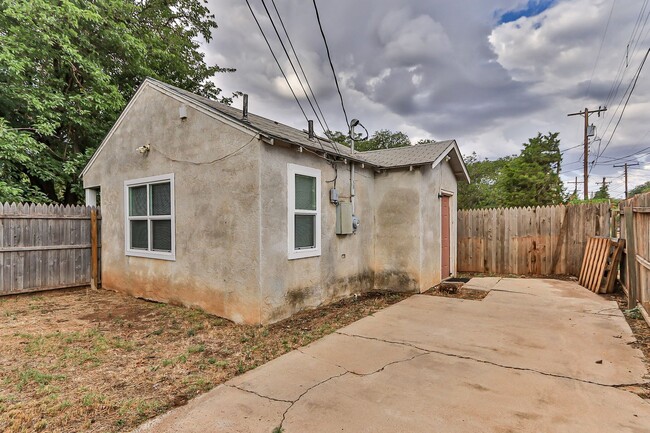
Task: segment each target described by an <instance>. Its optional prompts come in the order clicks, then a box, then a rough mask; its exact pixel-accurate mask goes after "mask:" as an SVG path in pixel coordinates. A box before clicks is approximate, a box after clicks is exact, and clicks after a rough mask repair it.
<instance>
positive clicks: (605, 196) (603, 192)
mask: <svg viewBox="0 0 650 433" xmlns="http://www.w3.org/2000/svg"><path fill="white" fill-rule="evenodd" d="M610 198H611V197H610V196H609V185H608V184H607V183H604V182H603V183H602V184H601V185H600V188H599V189H598V191H596V193H595V194H594V200H609V199H610Z"/></svg>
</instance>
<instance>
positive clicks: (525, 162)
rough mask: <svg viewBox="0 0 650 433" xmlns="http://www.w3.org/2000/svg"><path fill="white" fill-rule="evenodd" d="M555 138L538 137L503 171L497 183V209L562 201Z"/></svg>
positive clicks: (557, 143) (559, 157) (557, 145)
mask: <svg viewBox="0 0 650 433" xmlns="http://www.w3.org/2000/svg"><path fill="white" fill-rule="evenodd" d="M558 135H559V134H558V133H557V132H555V133H550V132H549V133H548V134H546V135H542V134H541V133H538V134H537V136H536V137H534V138H530V139H529V140H528V143H524V145H523V146H524V148H523V149H522V151H521V153H520V155H519V156H517V157H516V158H512V159H511V160H510V161H509V162H508V163H507V164H506V165H505V166H504V167H503V170H502V172H501V176H500V177H499V179H498V181H497V188H498V189H499V193H500V200H499V201H500V203H499V204H500V205H501V206H503V207H512V206H544V205H552V204H559V203H562V202H563V201H564V193H563V189H564V185H563V183H562V180H561V179H560V166H561V163H562V154H561V153H560V140H559V139H558Z"/></svg>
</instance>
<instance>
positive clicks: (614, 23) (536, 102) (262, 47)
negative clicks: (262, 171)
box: [204, 0, 650, 196]
mask: <svg viewBox="0 0 650 433" xmlns="http://www.w3.org/2000/svg"><path fill="white" fill-rule="evenodd" d="M249 1H250V2H251V6H252V7H253V10H254V12H255V15H256V16H257V18H258V19H259V20H260V22H261V24H262V27H263V29H264V31H265V33H266V35H267V37H268V38H269V40H270V41H271V45H272V47H273V50H274V51H275V53H276V55H277V56H278V59H279V61H280V64H281V66H282V67H283V69H284V70H285V72H286V74H287V75H288V77H289V81H290V83H291V84H292V85H293V87H294V90H295V92H296V94H297V95H298V97H299V99H300V101H301V103H302V104H303V106H304V109H305V111H306V112H307V115H308V116H309V118H312V119H313V118H315V116H314V115H313V113H311V108H310V107H309V104H308V103H307V101H306V99H305V96H304V94H303V93H302V89H301V88H300V85H299V82H298V79H297V77H296V75H295V74H294V73H293V70H292V69H291V66H290V64H289V61H288V60H287V58H286V56H285V55H284V52H283V51H282V48H281V46H280V44H279V43H278V39H277V37H276V36H275V33H274V31H273V27H272V26H271V21H270V20H269V16H268V14H267V13H266V11H265V10H264V7H263V4H262V1H261V0H249ZM317 4H318V8H319V12H320V15H321V21H322V23H323V29H324V32H325V35H326V37H327V40H328V43H329V47H330V51H331V56H332V61H333V64H334V67H335V69H336V73H337V76H338V79H339V84H340V86H341V92H342V95H343V100H344V103H345V107H346V110H347V113H348V116H349V118H358V119H359V120H361V122H362V123H363V124H364V125H365V126H366V128H367V129H368V130H370V132H371V133H372V132H373V131H375V130H378V129H390V130H399V131H403V132H405V133H407V134H408V135H409V137H410V138H411V139H412V141H416V140H418V139H420V138H433V139H436V140H444V139H450V138H454V139H456V140H457V141H458V143H459V146H460V148H461V151H462V152H463V154H470V153H472V152H476V153H477V154H478V155H479V156H480V157H484V158H490V159H492V158H496V157H500V156H505V155H509V154H515V153H518V152H519V150H520V149H521V144H522V143H523V142H525V141H527V139H528V138H529V137H532V136H535V135H536V134H537V132H538V131H539V132H542V133H545V132H548V131H553V132H559V133H560V139H561V143H562V144H561V148H562V149H563V150H564V149H567V150H566V152H565V153H564V161H563V164H564V167H563V178H564V179H565V180H566V181H568V180H571V181H572V180H573V179H574V177H575V176H578V180H582V162H581V155H582V149H581V147H580V146H579V145H580V144H581V143H582V141H583V138H582V137H583V125H584V121H583V119H582V117H580V116H575V117H567V114H568V113H572V112H576V111H581V110H584V108H589V109H597V108H598V107H599V106H605V105H606V106H607V108H608V111H607V112H606V113H604V115H603V116H601V117H597V116H596V115H592V116H591V117H590V123H594V124H595V125H596V128H597V132H596V134H597V135H596V137H595V140H594V142H593V143H592V144H591V156H590V159H589V160H590V163H591V162H593V161H595V160H596V159H597V161H596V162H595V164H593V165H591V177H590V191H595V190H596V189H597V188H598V185H596V182H600V181H602V177H603V176H606V177H607V181H611V182H612V184H611V185H610V191H611V192H612V195H614V196H622V195H623V191H624V186H623V172H622V169H619V168H613V167H612V165H614V164H618V163H623V162H626V161H627V162H639V164H640V165H639V167H637V169H630V177H629V181H630V188H631V187H634V186H635V185H637V184H640V183H643V182H645V181H648V180H650V149H646V148H648V147H649V146H650V103H648V100H649V99H648V96H649V95H650V65H647V66H646V67H644V69H643V70H642V71H641V73H640V76H639V79H638V82H637V84H636V87H635V88H634V91H633V92H632V95H631V97H630V100H629V103H628V104H627V107H626V108H625V113H624V115H623V116H622V118H621V121H620V124H619V125H618V127H617V129H616V131H615V133H613V132H614V128H615V125H616V124H617V122H618V120H619V117H620V115H621V111H622V110H623V106H624V104H625V100H626V99H627V96H628V95H629V93H630V92H629V91H627V92H626V90H628V89H630V88H631V84H632V82H633V79H634V77H635V76H636V74H637V70H638V69H639V66H640V64H641V62H642V60H643V57H644V56H645V54H646V51H647V50H648V48H650V37H649V33H650V23H648V25H647V26H646V23H647V22H648V17H649V16H650V4H649V1H648V0H635V1H631V0H619V1H617V0H463V1H445V0H426V1H424V0H402V1H399V2H397V1H391V0H372V1H371V0H355V1H349V0H347V1H346V0H327V1H325V0H317ZM209 5H210V8H211V10H212V12H213V13H214V14H215V15H216V18H217V21H218V23H219V28H218V29H217V30H216V31H215V33H214V38H213V40H212V41H211V42H210V43H209V44H205V45H204V50H205V52H206V58H207V60H208V62H210V63H216V64H218V65H220V66H224V67H233V68H236V69H237V72H234V73H231V74H219V75H218V76H217V77H215V81H216V83H217V84H218V86H219V87H221V88H222V89H223V90H224V92H225V93H226V94H230V93H232V92H234V91H242V92H245V93H248V94H249V95H250V103H249V106H250V110H251V112H254V113H256V114H260V115H263V116H266V117H270V118H273V119H274V120H278V121H281V122H283V123H287V124H289V125H292V126H295V127H298V128H304V127H306V126H305V120H304V116H303V114H302V113H301V111H300V109H299V107H298V105H297V104H296V102H295V100H294V98H293V96H292V95H291V92H290V90H289V88H288V86H287V84H286V82H285V80H284V78H283V77H282V74H281V72H280V70H279V68H278V66H277V64H276V63H275V61H274V60H273V57H272V56H271V53H270V51H269V49H268V47H267V45H266V42H265V41H264V39H263V37H262V35H261V33H260V31H259V29H258V28H257V25H256V24H255V21H254V20H253V17H252V15H251V12H250V10H249V9H248V6H247V4H246V1H245V0H209ZM266 5H267V7H268V8H269V10H270V12H271V17H272V18H273V19H274V21H275V22H276V25H278V26H279V25H280V23H279V20H278V19H277V16H276V15H275V11H274V9H273V3H272V1H271V0H266ZM275 6H276V7H277V9H278V11H279V13H280V15H281V17H282V19H283V21H284V24H285V26H286V28H287V31H288V33H289V36H290V37H291V41H292V43H293V45H294V47H295V49H296V51H297V53H298V56H299V58H300V62H301V64H302V66H303V68H304V70H305V72H306V74H307V77H308V79H309V82H310V84H311V87H312V89H313V91H314V93H315V95H316V98H317V100H318V103H319V105H320V107H321V109H322V111H323V113H324V117H325V120H326V121H327V124H328V125H329V127H330V128H331V129H333V130H341V131H344V130H347V127H346V124H345V119H344V117H343V112H342V110H341V105H340V102H339V97H338V94H337V92H336V87H335V83H334V78H333V75H332V72H331V70H330V67H329V63H328V59H327V54H326V51H325V46H324V44H323V40H322V37H321V35H320V32H319V30H318V24H317V21H316V15H315V11H314V6H313V3H312V2H311V1H309V0H275ZM280 32H281V34H282V30H281V28H280ZM285 44H286V41H285ZM287 49H289V50H290V47H289V46H288V44H287ZM648 63H650V61H649V62H648ZM294 64H295V65H296V67H298V65H297V63H296V61H295V60H294ZM298 70H300V69H299V68H298ZM619 83H620V84H619ZM240 104H241V102H240V101H236V102H235V106H238V105H240ZM612 133H613V134H612ZM576 146H578V147H576ZM599 149H600V150H599ZM598 154H600V156H599V157H598V158H596V156H597V155H598ZM627 155H631V156H630V157H626V156H627ZM623 157H626V158H623ZM617 158H620V159H617ZM567 187H569V188H570V189H573V185H568V184H567ZM578 188H579V190H580V191H581V190H582V186H581V185H579V186H578Z"/></svg>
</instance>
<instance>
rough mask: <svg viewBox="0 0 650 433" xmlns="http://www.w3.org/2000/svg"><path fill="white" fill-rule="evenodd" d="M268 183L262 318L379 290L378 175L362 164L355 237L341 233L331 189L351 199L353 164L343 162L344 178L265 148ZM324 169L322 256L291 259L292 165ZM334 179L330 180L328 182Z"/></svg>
mask: <svg viewBox="0 0 650 433" xmlns="http://www.w3.org/2000/svg"><path fill="white" fill-rule="evenodd" d="M261 152H262V159H261V161H262V163H261V170H262V171H261V179H263V182H262V187H261V189H262V201H261V202H262V211H261V212H262V250H261V254H260V257H261V259H260V260H261V263H262V267H261V269H262V271H261V272H262V316H263V318H264V320H265V321H266V320H268V321H275V320H278V319H281V318H284V317H288V316H289V315H291V314H293V313H294V312H296V311H298V310H301V309H304V308H306V307H313V306H316V305H320V304H322V303H327V302H331V301H333V300H336V299H339V298H342V297H346V296H349V295H350V294H351V293H358V292H363V291H367V290H371V289H372V288H373V270H372V260H373V255H374V246H373V241H374V239H373V231H374V223H373V220H374V218H373V213H374V212H373V200H372V197H373V189H374V182H373V172H372V171H371V170H369V169H362V168H360V166H358V165H357V166H356V167H355V170H356V175H355V179H356V181H355V185H356V197H355V199H356V202H355V207H356V209H355V213H356V215H357V216H359V218H360V219H361V226H360V228H359V230H358V231H357V233H356V234H354V235H336V206H334V205H333V204H331V203H330V200H329V190H330V189H331V188H333V187H334V182H332V181H333V180H334V178H335V177H336V189H337V190H338V191H339V194H340V200H341V201H349V196H350V164H344V163H342V162H339V163H337V171H338V175H336V172H335V170H334V168H333V167H332V166H331V165H330V164H329V163H328V162H327V161H325V160H324V159H322V158H320V157H317V156H315V155H312V154H307V152H306V151H305V152H303V153H299V152H297V151H296V150H295V148H285V147H280V146H269V145H264V146H263V147H262V149H261ZM288 163H292V164H297V165H301V166H305V167H310V168H315V169H318V170H320V171H321V214H322V216H321V255H320V256H317V257H307V258H300V259H293V260H289V259H288V241H287V234H288V225H287V206H288V196H287V182H288V179H287V164H288ZM328 181H330V182H328Z"/></svg>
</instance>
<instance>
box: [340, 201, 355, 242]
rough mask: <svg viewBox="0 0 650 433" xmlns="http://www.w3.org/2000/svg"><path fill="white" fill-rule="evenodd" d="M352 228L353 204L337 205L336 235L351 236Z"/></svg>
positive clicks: (342, 203) (343, 203)
mask: <svg viewBox="0 0 650 433" xmlns="http://www.w3.org/2000/svg"><path fill="white" fill-rule="evenodd" d="M353 232H354V230H353V228H352V203H349V202H339V204H337V205H336V234H337V235H351V234H352V233H353Z"/></svg>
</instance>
